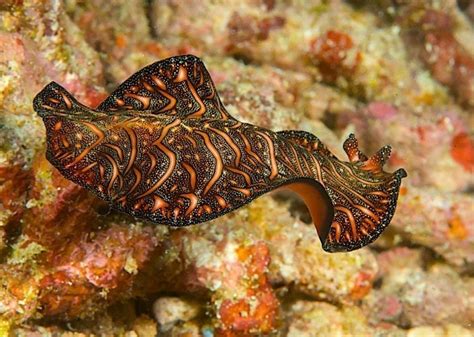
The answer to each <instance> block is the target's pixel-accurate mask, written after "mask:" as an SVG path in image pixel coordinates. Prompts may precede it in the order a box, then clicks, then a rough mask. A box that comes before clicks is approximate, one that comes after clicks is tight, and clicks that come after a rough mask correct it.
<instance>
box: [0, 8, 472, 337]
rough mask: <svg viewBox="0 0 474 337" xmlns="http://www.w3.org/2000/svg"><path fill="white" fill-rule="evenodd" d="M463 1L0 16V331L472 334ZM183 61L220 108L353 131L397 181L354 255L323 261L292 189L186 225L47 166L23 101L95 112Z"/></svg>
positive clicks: (468, 22)
mask: <svg viewBox="0 0 474 337" xmlns="http://www.w3.org/2000/svg"><path fill="white" fill-rule="evenodd" d="M473 8H474V7H473V6H472V4H471V3H470V2H469V1H454V0H450V1H387V0H379V1H362V0H351V1H349V0H347V1H342V0H335V1H302V2H301V1H300V2H285V1H271V0H265V1H263V0H262V1H258V0H246V1H225V2H224V1H187V2H182V1H171V0H170V1H162V0H160V1H148V2H141V1H128V2H127V1H119V0H114V1H102V0H99V1H92V0H84V1H75V0H63V1H49V0H48V1H39V0H24V1H14V0H7V1H3V2H2V3H1V4H0V139H1V141H0V336H8V335H9V334H10V335H25V336H50V335H55V336H95V335H97V336H99V335H100V336H104V335H117V336H140V337H142V336H143V337H145V336H155V335H158V336H183V337H184V336H205V337H208V336H264V335H269V336H314V335H318V336H337V335H342V336H403V337H405V336H407V337H415V336H427V335H430V336H431V335H433V336H446V337H448V336H449V337H454V336H473V335H474V331H473V328H472V326H473V323H474V322H473V320H472V317H474V301H473V299H474V279H473V275H474V273H473V270H474V251H473V247H474V241H473V240H474V239H473V237H474V225H473V219H474V210H473V207H472V205H473V203H474V196H473V192H472V191H473V186H474V181H473V168H474V154H473V153H474V139H473V137H472V126H471V125H472V111H473V110H472V108H473V97H474V96H473V95H474V94H473V92H474V89H473V78H474V77H473V73H472V72H473V59H474V50H473V46H474V43H473V41H474V29H473V28H472V22H473V21H472V20H473ZM184 53H194V54H197V55H199V56H200V57H202V58H203V59H204V61H205V62H206V64H207V65H208V68H209V69H210V70H211V71H212V74H211V75H212V77H213V79H214V80H215V82H216V86H217V87H218V90H219V92H220V93H221V95H222V99H223V101H224V103H225V104H226V107H227V108H228V109H229V112H230V113H231V114H232V115H235V116H236V117H238V118H239V119H242V120H245V121H248V122H251V123H255V124H258V125H261V126H264V127H266V128H271V129H274V130H282V129H302V130H307V131H310V132H313V133H316V134H317V135H318V137H320V138H321V139H322V140H323V141H324V142H325V143H326V144H327V145H328V147H329V148H330V149H331V150H332V151H333V152H334V153H335V154H336V155H338V156H342V154H341V153H340V152H341V149H340V144H341V143H342V140H343V139H345V138H346V136H347V135H348V134H349V133H350V132H355V133H356V134H357V136H358V138H359V139H360V142H361V147H363V148H364V149H367V152H373V151H375V150H377V149H378V148H379V147H380V146H382V145H385V144H386V143H387V144H390V145H392V146H393V148H394V149H396V151H395V153H393V155H392V157H391V159H390V162H389V165H391V168H395V167H400V166H403V167H405V168H406V169H407V171H408V174H409V177H408V179H407V180H406V181H407V183H406V184H405V185H404V188H403V189H402V191H401V196H400V202H399V206H398V209H397V213H396V214H395V217H394V219H393V223H392V224H391V225H390V226H389V228H388V229H387V232H386V233H384V235H383V236H381V237H380V238H379V240H377V241H376V242H375V243H374V244H372V245H371V246H370V247H368V248H364V249H361V250H358V251H354V252H352V253H347V254H328V253H325V252H324V251H323V250H322V249H321V246H320V243H319V240H318V238H317V236H316V234H315V233H314V228H313V227H312V226H311V225H309V224H308V222H309V221H308V220H309V215H308V211H307V210H306V209H305V207H304V205H303V204H302V203H301V201H300V200H299V199H297V198H296V197H295V196H294V195H291V194H287V193H276V194H274V195H271V196H265V197H262V198H260V199H257V200H256V202H255V203H253V204H251V205H249V206H247V207H244V208H242V209H240V210H239V211H238V212H236V213H235V214H229V215H227V216H225V217H224V218H220V219H218V220H215V221H212V222H210V223H205V224H202V225H198V226H193V227H189V228H183V229H173V228H167V227H162V226H156V225H153V224H149V223H144V222H139V221H137V220H136V219H133V218H131V217H128V216H126V215H123V214H118V213H110V214H108V213H107V210H106V209H104V205H102V204H101V203H99V202H98V199H96V198H95V197H94V196H93V195H91V194H89V193H87V192H85V191H84V190H82V189H81V188H79V187H77V186H76V185H74V184H72V183H70V182H68V181H67V180H65V179H63V178H62V177H61V175H60V174H59V173H58V172H57V171H56V170H55V169H54V168H52V167H51V166H50V164H49V163H48V162H47V161H46V160H45V158H44V153H45V144H44V139H45V130H44V128H43V126H42V123H41V121H40V119H39V118H38V117H37V116H36V114H35V113H34V111H33V109H32V106H31V103H32V99H33V97H34V95H35V94H36V93H37V92H39V91H40V90H41V89H42V87H43V86H44V85H45V84H47V83H48V82H50V81H52V80H54V81H56V82H58V83H61V84H62V85H63V86H64V87H65V88H66V89H68V90H69V91H70V92H71V93H73V94H74V95H75V96H77V97H78V99H80V100H81V101H83V102H84V103H85V104H88V105H90V106H97V105H98V104H99V103H100V102H101V101H102V99H103V98H105V97H106V96H107V95H106V93H107V92H109V91H110V90H111V89H112V88H114V87H115V86H116V85H117V84H118V83H120V82H122V81H123V80H124V79H125V78H126V77H127V76H129V75H130V74H131V73H133V72H134V71H136V70H137V69H139V68H140V67H142V66H144V65H146V64H149V63H152V62H154V61H156V60H158V59H162V58H165V57H168V56H172V55H177V54H184Z"/></svg>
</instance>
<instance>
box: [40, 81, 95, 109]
mask: <svg viewBox="0 0 474 337" xmlns="http://www.w3.org/2000/svg"><path fill="white" fill-rule="evenodd" d="M33 108H34V110H35V111H36V112H37V113H38V115H39V116H40V117H46V116H49V115H51V114H61V113H63V114H71V113H76V112H82V111H83V110H88V109H87V108H85V107H83V106H82V105H81V104H79V103H78V102H77V101H76V99H75V98H74V97H73V96H72V95H71V94H70V93H69V92H68V91H67V90H66V89H64V88H63V87H62V86H60V85H59V84H57V83H56V82H51V83H49V84H48V85H47V86H46V87H44V88H43V90H41V91H40V92H39V93H38V94H37V95H36V96H35V98H34V99H33ZM84 108H85V109H84Z"/></svg>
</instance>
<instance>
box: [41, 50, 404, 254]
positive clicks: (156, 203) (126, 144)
mask: <svg viewBox="0 0 474 337" xmlns="http://www.w3.org/2000/svg"><path fill="white" fill-rule="evenodd" d="M33 106H34V109H35V110H36V111H37V113H38V115H39V116H40V117H42V118H43V121H44V124H45V126H46V132H47V153H46V155H47V158H48V160H49V161H50V162H51V163H52V164H53V165H54V166H55V167H56V168H57V169H58V170H59V171H60V172H61V173H62V174H63V175H64V176H65V177H66V178H68V179H70V180H72V181H73V182H75V183H77V184H79V185H81V186H83V187H84V188H86V189H88V190H91V191H92V192H94V193H95V194H96V195H98V196H99V197H100V198H102V199H104V200H106V201H107V202H108V203H109V204H110V206H111V208H113V209H116V210H119V211H122V212H126V213H128V214H131V215H133V216H135V217H138V218H142V219H147V220H150V221H152V222H155V223H160V224H167V225H170V226H186V225H192V224H197V223H200V222H203V221H208V220H211V219H214V218H217V217H219V216H221V215H223V214H226V213H228V212H231V211H233V210H235V209H237V208H239V207H242V206H243V205H245V204H247V203H249V202H250V201H252V200H254V199H255V198H257V197H258V196H260V195H262V194H265V193H267V192H270V191H272V190H275V189H277V188H288V189H291V190H293V191H295V192H297V193H298V194H300V195H301V197H302V198H303V199H304V201H305V203H306V204H307V206H308V209H309V211H310V212H311V216H312V218H313V222H314V225H315V227H316V229H317V231H318V234H319V237H320V239H321V242H322V245H323V248H324V249H325V250H326V251H330V252H334V251H349V250H353V249H357V248H360V247H362V246H365V245H367V244H368V243H370V242H372V241H373V240H375V239H376V238H377V237H378V236H379V235H380V234H381V233H382V231H383V230H384V229H385V227H386V226H387V225H388V223H389V222H390V220H391V218H392V216H393V214H394V211H395V206H396V202H397V197H398V191H399V188H400V183H401V179H402V178H403V177H404V176H406V173H405V171H404V170H402V169H400V170H398V171H396V172H395V173H386V172H384V171H383V168H382V166H383V164H384V163H385V162H386V161H387V159H388V156H389V155H390V148H389V147H384V148H382V149H381V150H380V151H379V152H377V153H376V154H375V155H373V156H372V157H370V158H368V157H367V156H365V155H364V154H363V153H362V152H361V151H360V150H359V148H358V144H357V140H356V139H355V137H354V136H353V135H351V136H349V138H348V139H347V141H346V142H345V143H344V146H343V147H344V150H345V151H346V153H347V155H348V157H349V162H345V161H340V160H339V159H338V158H336V157H335V156H334V155H333V154H332V153H331V152H330V151H329V150H328V149H327V147H326V146H324V144H323V143H322V142H321V141H320V140H319V139H318V138H317V137H316V136H314V135H312V134H311V133H308V132H305V131H280V132H273V131H270V130H267V129H263V128H260V127H258V126H255V125H251V124H247V123H242V122H239V121H238V120H236V119H235V118H233V117H232V116H230V115H229V113H228V112H227V111H226V110H225V108H224V106H223V105H222V103H221V101H220V99H219V96H218V94H217V92H216V89H215V86H214V83H213V82H212V80H211V77H210V75H209V73H208V71H207V70H206V68H205V67H204V64H203V63H202V62H201V61H200V60H199V59H198V58H197V57H195V56H192V55H185V56H176V57H172V58H169V59H166V60H163V61H159V62H156V63H154V64H152V65H150V66H147V67H145V68H143V69H142V70H140V71H139V72H137V73H136V74H134V75H132V76H131V77H130V78H129V79H127V80H126V81H125V82H124V83H123V84H121V85H120V86H119V87H118V88H117V90H115V91H114V92H113V93H112V94H111V95H110V96H109V97H108V98H106V99H105V100H104V102H102V103H101V104H100V105H99V107H98V108H97V109H96V110H94V109H90V108H88V107H85V106H84V105H82V104H80V103H78V102H77V101H76V100H75V99H74V98H73V97H72V95H70V94H69V93H68V92H67V91H66V90H65V89H64V88H62V87H61V86H59V85H58V84H56V83H54V82H52V83H50V84H49V85H47V86H46V87H45V88H44V89H43V90H42V91H41V92H40V93H39V94H38V95H37V96H36V97H35V99H34V102H33Z"/></svg>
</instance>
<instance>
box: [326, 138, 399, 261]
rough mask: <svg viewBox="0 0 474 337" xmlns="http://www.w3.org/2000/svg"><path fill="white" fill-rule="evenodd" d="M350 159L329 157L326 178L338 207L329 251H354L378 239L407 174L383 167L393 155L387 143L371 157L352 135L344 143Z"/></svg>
mask: <svg viewBox="0 0 474 337" xmlns="http://www.w3.org/2000/svg"><path fill="white" fill-rule="evenodd" d="M344 150H345V152H346V153H347V155H348V157H349V161H350V162H343V161H339V160H337V159H335V158H329V159H328V162H327V165H324V174H323V180H324V185H325V188H326V191H327V192H328V194H329V196H330V198H331V200H332V203H333V207H334V216H333V219H332V223H331V224H330V227H329V230H328V231H327V233H328V234H327V236H326V237H321V236H320V238H321V241H322V243H323V248H324V250H326V251H329V252H338V251H351V250H355V249H358V248H361V247H363V246H366V245H368V244H369V243H371V242H373V241H374V240H375V239H377V238H378V237H379V236H380V234H381V233H382V232H383V231H384V229H385V228H386V227H387V225H388V224H389V223H390V221H391V220H392V217H393V215H394V213H395V208H396V204H397V199H398V194H399V190H400V184H401V180H402V178H404V177H406V176H407V174H406V172H405V170H404V169H399V170H397V171H395V172H394V173H387V172H384V171H383V168H382V167H383V164H384V163H385V162H386V161H387V160H388V158H389V156H390V147H389V146H385V147H383V148H382V149H380V150H379V151H378V152H377V153H375V154H374V155H373V156H371V157H370V158H368V157H367V156H366V155H364V154H363V153H362V152H361V151H360V150H359V148H358V143H357V139H356V138H355V137H354V135H352V134H351V135H350V136H349V138H348V139H347V140H346V141H345V143H344Z"/></svg>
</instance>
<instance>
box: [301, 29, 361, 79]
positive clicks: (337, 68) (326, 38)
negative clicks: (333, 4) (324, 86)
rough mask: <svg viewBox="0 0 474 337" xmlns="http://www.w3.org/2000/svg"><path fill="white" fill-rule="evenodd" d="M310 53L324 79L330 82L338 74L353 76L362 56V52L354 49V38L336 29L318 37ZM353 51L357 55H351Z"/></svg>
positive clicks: (311, 46)
mask: <svg viewBox="0 0 474 337" xmlns="http://www.w3.org/2000/svg"><path fill="white" fill-rule="evenodd" d="M310 53H311V58H312V60H313V62H314V63H315V64H316V65H317V66H318V68H319V70H320V71H321V74H322V76H323V78H324V80H326V81H329V82H333V81H335V80H336V79H337V77H338V76H344V77H348V76H351V75H352V74H353V73H354V71H355V70H356V68H357V66H358V64H359V63H360V61H361V58H362V55H361V53H360V52H359V51H357V50H354V42H353V41H352V38H351V37H350V36H349V35H348V34H346V33H343V32H339V31H335V30H329V31H327V32H326V33H325V34H324V35H322V36H319V37H316V38H315V39H314V40H313V41H312V42H311V44H310ZM351 53H355V57H351V56H352V54H351Z"/></svg>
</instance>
